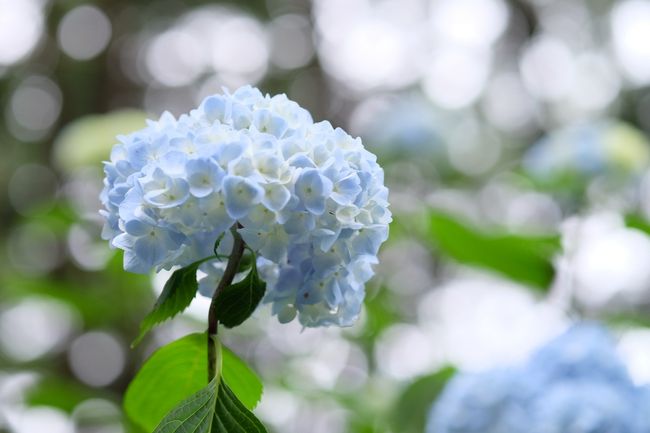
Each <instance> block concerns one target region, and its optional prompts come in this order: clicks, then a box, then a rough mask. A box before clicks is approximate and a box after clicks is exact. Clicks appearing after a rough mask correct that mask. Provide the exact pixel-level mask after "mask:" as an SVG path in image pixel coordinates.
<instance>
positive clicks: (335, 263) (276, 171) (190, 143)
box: [101, 86, 391, 326]
mask: <svg viewBox="0 0 650 433" xmlns="http://www.w3.org/2000/svg"><path fill="white" fill-rule="evenodd" d="M118 139H119V141H120V143H119V144H117V145H115V146H114V148H113V150H112V153H111V158H110V161H109V162H106V163H105V166H104V167H105V173H106V178H105V180H104V185H105V187H104V190H103V192H102V195H101V200H102V204H103V205H104V207H105V209H104V210H102V211H101V213H102V215H103V216H104V218H105V220H106V223H105V227H104V233H103V235H104V237H105V238H106V239H110V243H111V245H112V246H114V247H117V248H120V249H122V250H124V268H125V269H126V270H128V271H132V272H138V273H146V272H149V271H150V270H152V269H154V270H156V271H157V270H160V269H169V268H171V267H173V266H186V265H188V264H190V263H193V262H195V261H197V260H201V259H203V258H206V257H209V256H212V255H213V247H214V244H215V241H216V240H217V238H219V237H220V235H222V234H223V233H226V235H227V236H228V235H229V228H230V227H232V226H233V225H234V224H236V223H239V224H240V225H241V226H242V228H240V229H239V233H240V234H241V236H242V238H243V239H244V240H245V242H246V243H247V244H248V245H249V246H250V247H251V248H252V249H254V250H255V251H256V252H257V253H258V257H259V263H258V265H259V267H260V273H261V275H262V276H263V277H264V278H265V280H266V282H267V296H266V301H267V302H270V303H272V304H273V313H274V314H276V315H278V318H279V319H280V321H282V322H288V321H291V320H293V318H294V317H296V315H298V318H299V321H300V322H301V323H302V324H303V325H305V326H321V325H333V324H334V325H349V324H351V323H352V322H353V321H354V320H355V319H356V317H357V315H358V314H359V311H360V308H361V303H362V301H363V298H364V283H365V282H366V281H367V280H368V279H369V278H370V277H371V276H372V275H373V270H372V267H371V265H373V264H375V263H376V262H377V253H378V249H379V246H380V245H381V243H382V242H384V241H385V240H386V238H387V236H388V224H389V223H390V221H391V213H390V211H389V210H388V201H387V199H388V190H387V188H386V187H385V186H384V176H383V171H382V169H381V167H380V166H379V165H378V164H377V162H376V157H375V155H373V154H372V153H370V152H368V151H367V150H365V149H364V147H363V145H362V143H361V140H360V139H358V138H356V139H355V138H352V137H350V136H349V135H348V134H347V133H345V132H344V131H343V130H341V129H339V128H336V129H335V128H333V127H332V125H331V124H330V123H328V122H319V123H314V122H313V121H312V118H311V116H310V114H309V113H308V112H307V111H306V110H304V109H302V108H301V107H300V106H299V105H298V104H296V103H295V102H293V101H291V100H289V99H288V98H287V97H286V96H285V95H278V96H274V97H270V96H269V95H266V96H265V95H263V94H262V93H261V92H260V91H259V90H257V89H255V88H252V87H250V86H245V87H242V88H240V89H238V90H237V91H235V92H234V93H232V94H229V93H226V94H224V95H215V96H211V97H208V98H207V99H205V100H204V101H203V103H202V104H201V105H200V106H199V108H197V109H195V110H192V111H191V112H190V113H189V114H187V115H186V114H184V115H182V116H180V118H178V119H175V118H174V117H173V116H172V115H171V114H169V113H165V114H163V115H162V117H161V118H160V120H159V121H157V122H155V121H149V122H148V126H147V127H146V128H144V129H142V130H140V131H137V132H135V133H133V134H130V135H127V136H121V137H118ZM229 242H232V239H228V238H226V239H224V242H222V245H221V250H223V251H228V250H227V248H228V245H229ZM222 266H223V265H222V264H221V263H219V262H217V261H212V262H207V263H204V264H203V265H202V266H201V268H200V270H201V271H202V272H203V274H204V276H203V279H202V281H200V288H201V293H203V294H204V295H207V296H210V295H211V294H212V291H213V290H214V287H215V281H216V280H218V278H219V276H220V275H221V272H222Z"/></svg>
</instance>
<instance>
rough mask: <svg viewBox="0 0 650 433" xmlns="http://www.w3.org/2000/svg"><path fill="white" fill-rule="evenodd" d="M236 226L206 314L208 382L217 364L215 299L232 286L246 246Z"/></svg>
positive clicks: (212, 376) (214, 372) (217, 322)
mask: <svg viewBox="0 0 650 433" xmlns="http://www.w3.org/2000/svg"><path fill="white" fill-rule="evenodd" d="M237 227H238V224H235V225H234V226H232V228H231V229H230V231H231V232H232V236H233V239H234V242H233V245H232V251H231V253H230V258H229V259H228V264H227V265H226V270H225V271H224V272H223V276H222V277H221V280H219V284H218V285H217V288H216V289H215V291H214V294H213V295H212V302H211V303H210V310H209V312H208V382H210V381H211V380H212V379H213V378H214V376H215V375H216V373H217V372H216V362H217V340H216V339H217V328H218V325H219V318H218V317H217V302H216V301H217V298H218V297H219V294H220V293H221V292H222V291H223V289H225V288H226V287H228V286H229V285H231V284H232V280H233V279H234V278H235V275H237V270H238V269H239V263H240V262H241V259H242V256H243V255H244V249H245V248H246V244H245V243H244V240H243V239H242V238H241V236H240V234H239V233H238V232H237Z"/></svg>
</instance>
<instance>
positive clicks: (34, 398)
mask: <svg viewBox="0 0 650 433" xmlns="http://www.w3.org/2000/svg"><path fill="white" fill-rule="evenodd" d="M93 397H98V395H97V391H96V390H93V389H91V388H88V387H86V386H84V385H81V384H79V383H77V382H73V381H71V380H66V379H63V378H61V377H56V376H48V377H44V378H42V379H40V380H39V381H38V383H37V384H36V385H35V386H33V387H32V388H30V389H29V390H27V392H26V394H25V404H27V405H28V406H51V407H56V408H58V409H61V410H63V411H66V412H68V413H72V411H73V410H74V408H75V407H77V405H78V404H79V403H81V402H82V401H84V400H87V399H89V398H93Z"/></svg>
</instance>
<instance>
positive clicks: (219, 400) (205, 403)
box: [154, 377, 266, 433]
mask: <svg viewBox="0 0 650 433" xmlns="http://www.w3.org/2000/svg"><path fill="white" fill-rule="evenodd" d="M154 433H266V428H264V425H262V423H261V422H260V421H259V420H258V419H257V418H256V417H255V415H253V413H252V412H250V411H249V410H248V409H246V407H245V406H244V405H243V404H242V403H241V402H240V401H239V400H237V397H235V394H234V393H233V392H232V391H231V390H230V388H228V385H227V384H226V383H225V382H224V380H223V379H222V380H219V377H215V378H214V379H213V380H212V381H211V382H210V383H209V384H208V386H206V387H205V388H203V389H201V390H200V391H198V392H197V393H196V394H194V395H192V396H191V397H189V398H188V399H187V400H185V401H183V402H182V403H181V404H179V405H178V406H177V407H176V408H174V410H172V411H171V412H170V413H169V414H168V415H167V416H166V417H165V418H164V419H163V420H162V421H161V422H160V425H159V426H158V427H157V428H156V430H154Z"/></svg>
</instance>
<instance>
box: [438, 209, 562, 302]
mask: <svg viewBox="0 0 650 433" xmlns="http://www.w3.org/2000/svg"><path fill="white" fill-rule="evenodd" d="M429 233H430V236H431V240H432V242H433V243H434V244H435V245H436V246H437V247H438V249H439V250H440V251H441V252H442V253H444V254H446V255H448V256H450V257H452V258H454V259H455V260H457V261H459V262H461V263H465V264H468V265H473V266H477V267H481V268H484V269H489V270H492V271H496V272H499V273H501V274H503V275H505V276H507V277H509V278H511V279H513V280H515V281H518V282H520V283H523V284H526V285H528V286H530V287H532V288H535V289H538V290H541V291H544V292H546V291H547V290H548V289H549V287H550V285H551V283H552V282H553V279H554V277H555V268H554V267H553V263H552V259H553V256H554V255H555V254H557V253H558V252H559V250H560V240H559V237H557V236H548V237H524V236H517V235H500V236H495V235H489V234H485V233H482V232H480V231H478V230H476V229H474V228H472V227H470V226H469V225H466V224H463V223H461V222H459V221H457V220H455V219H454V218H452V217H451V216H449V215H446V214H443V213H437V212H434V213H432V215H431V219H430V225H429Z"/></svg>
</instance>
